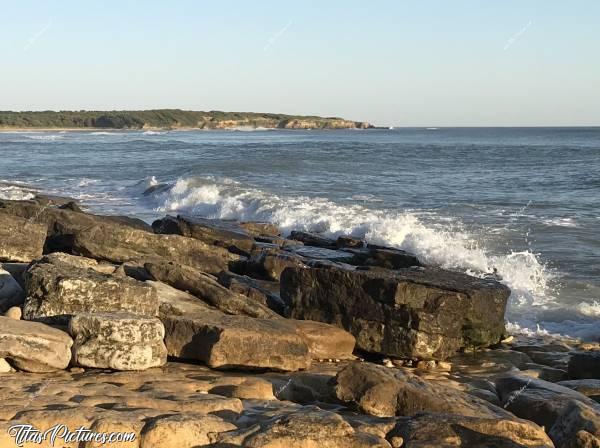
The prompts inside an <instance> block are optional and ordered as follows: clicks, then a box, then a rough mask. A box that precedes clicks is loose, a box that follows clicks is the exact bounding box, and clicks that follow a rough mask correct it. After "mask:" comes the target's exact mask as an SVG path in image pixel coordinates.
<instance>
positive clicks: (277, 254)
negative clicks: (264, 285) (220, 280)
mask: <svg viewBox="0 0 600 448" xmlns="http://www.w3.org/2000/svg"><path fill="white" fill-rule="evenodd" d="M304 262H305V260H304V258H302V257H301V256H299V255H296V254H294V253H292V252H288V251H284V250H281V249H279V247H277V246H273V245H268V244H262V243H261V244H260V245H258V244H257V245H256V246H255V247H254V248H253V250H252V252H251V254H250V258H249V259H248V260H242V261H240V262H237V263H232V264H231V265H230V270H231V271H233V272H235V273H236V274H241V275H247V276H250V277H253V278H259V279H264V280H270V281H276V282H278V281H279V277H280V276H281V273H282V272H283V271H284V269H286V268H288V267H304V266H306V265H305V263H304Z"/></svg>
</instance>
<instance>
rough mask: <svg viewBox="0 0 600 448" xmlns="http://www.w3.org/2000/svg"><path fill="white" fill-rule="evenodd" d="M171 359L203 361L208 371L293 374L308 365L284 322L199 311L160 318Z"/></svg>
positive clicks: (298, 341)
mask: <svg viewBox="0 0 600 448" xmlns="http://www.w3.org/2000/svg"><path fill="white" fill-rule="evenodd" d="M161 319H162V321H163V323H164V324H165V344H166V346H167V351H168V354H169V355H170V356H174V357H176V358H180V359H191V360H198V361H202V362H204V363H205V364H207V365H208V366H209V367H211V368H221V369H228V368H245V369H272V370H281V371H293V370H299V369H306V368H308V367H309V366H310V359H311V357H310V353H309V350H308V346H307V344H306V342H305V341H304V339H303V338H302V337H301V336H300V335H298V334H297V333H296V329H295V328H294V326H293V325H290V324H289V323H287V322H286V321H285V319H276V320H273V319H255V318H251V317H247V316H231V315H226V314H223V313H221V312H219V311H211V310H199V312H198V313H194V314H186V315H183V316H175V315H167V316H164V315H162V316H161Z"/></svg>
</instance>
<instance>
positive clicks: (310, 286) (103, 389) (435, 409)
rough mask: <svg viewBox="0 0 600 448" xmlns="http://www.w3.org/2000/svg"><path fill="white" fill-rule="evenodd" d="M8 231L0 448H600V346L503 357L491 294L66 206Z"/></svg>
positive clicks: (394, 264)
mask: <svg viewBox="0 0 600 448" xmlns="http://www.w3.org/2000/svg"><path fill="white" fill-rule="evenodd" d="M28 226H30V227H31V229H32V230H31V232H28V229H29V227H28ZM0 229H4V230H0V253H1V254H2V255H1V256H0V258H1V259H2V260H5V261H6V262H2V263H0V312H1V313H3V314H4V316H0V379H2V386H1V387H0V400H1V401H2V406H0V446H2V447H4V446H7V447H9V446H14V443H13V442H14V439H13V438H12V437H11V436H10V433H9V432H8V428H10V427H11V426H12V425H14V424H15V423H17V422H21V423H22V422H27V423H28V424H32V425H33V426H34V427H39V428H43V429H47V427H48V426H52V425H54V424H64V425H67V426H68V427H69V428H79V427H82V426H83V427H85V428H91V429H92V430H94V431H98V432H107V433H110V432H122V431H125V432H130V433H131V434H132V435H134V436H135V437H136V439H135V442H134V444H133V445H132V446H134V445H135V446H138V445H139V446H140V448H152V447H159V446H165V445H164V441H168V443H169V444H170V445H169V446H178V447H192V446H207V447H214V448H217V447H228V448H229V447H283V446H285V447H297V448H305V447H306V448H312V447H315V446H323V447H325V446H330V447H335V448H337V447H340V448H341V447H344V448H346V447H355V448H362V447H365V448H366V447H381V448H391V447H393V448H399V447H408V448H410V447H438V446H469V447H470V446H473V447H488V446H494V447H506V448H516V447H548V448H550V447H552V446H557V447H565V448H567V447H568V448H570V447H592V446H600V445H599V444H600V417H599V415H600V408H599V406H600V405H599V404H598V402H597V397H598V396H599V393H598V390H600V386H599V385H598V384H597V381H598V379H597V378H598V369H597V365H598V362H597V361H598V353H600V345H598V344H593V343H592V344H580V343H578V342H577V341H561V342H556V341H553V340H550V341H546V340H530V339H526V338H522V337H521V338H514V337H513V336H511V337H510V338H508V339H505V340H503V341H500V339H501V338H502V336H503V335H504V311H505V307H506V300H507V297H508V295H509V290H508V288H506V287H505V286H503V285H501V284H500V283H498V282H497V281H495V280H493V279H479V278H475V277H472V276H468V275H465V274H460V273H456V272H450V271H447V270H444V269H440V268H436V267H432V266H422V263H421V262H420V260H418V258H417V257H416V256H414V255H413V254H410V253H407V252H404V251H402V250H399V249H395V248H388V247H380V246H373V245H369V244H367V243H366V242H365V241H362V240H361V239H358V238H353V237H351V236H341V237H339V238H338V239H337V240H333V239H331V238H328V237H327V236H325V235H320V234H315V233H307V232H297V233H294V234H293V235H292V239H287V238H285V237H283V236H281V234H280V232H279V230H278V229H277V228H276V227H275V226H274V225H273V224H268V223H233V222H229V221H219V220H201V219H197V218H191V217H181V216H179V217H176V218H174V217H166V218H164V219H162V220H159V221H158V222H157V223H155V225H154V230H156V233H155V232H154V231H153V229H152V228H151V227H150V226H148V225H147V224H146V223H144V222H141V221H139V220H136V219H135V218H129V217H111V216H96V215H92V214H89V213H85V212H83V211H82V209H81V208H80V207H79V206H78V205H77V204H75V203H70V202H69V200H68V198H37V199H35V200H32V201H23V202H18V201H0ZM59 251H61V252H59ZM42 252H44V254H43V253H42ZM286 316H287V317H288V318H286ZM22 317H23V318H24V319H25V320H21V318H22ZM32 320H37V321H38V322H33V321H32ZM332 324H333V325H332ZM65 330H67V331H68V332H67V331H65ZM69 333H70V334H69ZM511 338H514V339H515V340H514V341H513V342H511V341H510V339H511ZM355 348H356V349H357V350H355ZM366 352H367V353H366ZM457 352H458V353H457ZM167 355H168V356H169V357H170V362H168V359H167ZM359 356H365V357H367V358H368V359H370V360H371V362H366V361H364V360H363V359H357V358H358V357H359ZM380 364H383V365H380ZM69 367H70V370H69V371H65V370H64V369H67V368H69ZM97 369H101V370H97ZM131 370H134V371H135V372H130V371H131ZM24 372H30V373H24ZM553 381H561V384H555V383H553ZM32 396H33V397H34V398H35V399H32ZM84 445H85V446H87V445H88V444H84ZM124 446H125V445H124Z"/></svg>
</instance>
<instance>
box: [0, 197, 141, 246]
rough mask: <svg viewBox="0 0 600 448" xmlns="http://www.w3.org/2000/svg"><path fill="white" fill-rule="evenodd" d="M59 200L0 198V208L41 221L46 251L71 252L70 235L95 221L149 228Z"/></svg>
mask: <svg viewBox="0 0 600 448" xmlns="http://www.w3.org/2000/svg"><path fill="white" fill-rule="evenodd" d="M60 204H61V203H60V202H55V201H54V200H51V201H46V200H40V199H39V198H36V199H35V200H31V201H7V200H0V211H2V212H5V213H8V214H11V215H15V216H19V217H21V218H25V219H27V220H29V221H30V222H35V223H38V224H42V225H43V226H44V227H45V228H46V230H47V239H46V244H45V246H44V248H45V251H46V252H55V251H62V252H71V251H72V245H73V238H74V235H75V234H76V233H78V232H82V231H83V232H85V231H86V229H89V228H90V227H93V226H95V225H99V224H104V225H107V226H111V225H112V226H115V227H119V226H125V227H128V228H133V229H138V230H142V231H145V232H152V228H151V227H150V226H149V225H148V224H146V223H145V222H144V221H142V220H141V219H136V218H130V217H127V216H99V215H92V214H89V213H82V212H80V211H78V210H72V209H69V208H59V207H60ZM57 205H58V206H59V207H57Z"/></svg>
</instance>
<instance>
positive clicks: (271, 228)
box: [238, 221, 281, 237]
mask: <svg viewBox="0 0 600 448" xmlns="http://www.w3.org/2000/svg"><path fill="white" fill-rule="evenodd" d="M238 225H239V226H240V227H241V228H242V229H244V230H245V231H246V232H248V233H249V234H250V235H252V236H253V237H257V236H259V235H263V236H280V235H281V231H280V230H279V227H277V225H275V224H273V223H270V222H258V221H242V222H240V223H238Z"/></svg>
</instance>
